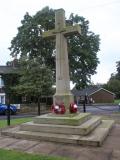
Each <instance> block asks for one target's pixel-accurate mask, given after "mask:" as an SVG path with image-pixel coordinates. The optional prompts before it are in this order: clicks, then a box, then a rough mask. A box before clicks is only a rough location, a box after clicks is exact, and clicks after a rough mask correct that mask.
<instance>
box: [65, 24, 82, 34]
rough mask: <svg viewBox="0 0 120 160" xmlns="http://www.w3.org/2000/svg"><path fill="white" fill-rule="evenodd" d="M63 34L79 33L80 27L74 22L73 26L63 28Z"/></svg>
mask: <svg viewBox="0 0 120 160" xmlns="http://www.w3.org/2000/svg"><path fill="white" fill-rule="evenodd" d="M63 34H64V35H65V36H68V35H74V34H79V35H80V34H81V27H80V26H79V24H76V25H74V26H68V27H66V28H65V31H63Z"/></svg>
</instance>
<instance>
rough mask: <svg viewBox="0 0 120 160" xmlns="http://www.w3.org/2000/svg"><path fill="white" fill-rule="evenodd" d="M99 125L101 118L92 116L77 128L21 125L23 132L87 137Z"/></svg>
mask: <svg viewBox="0 0 120 160" xmlns="http://www.w3.org/2000/svg"><path fill="white" fill-rule="evenodd" d="M100 123H101V118H100V117H97V116H93V117H92V118H91V119H89V120H88V121H86V122H84V123H83V124H82V125H79V126H71V125H55V124H37V123H36V124H35V123H33V122H27V123H24V124H22V125H21V130H23V131H34V132H45V133H46V132H48V133H58V134H75V135H87V134H88V133H90V132H91V131H92V130H93V129H94V128H95V127H97V126H98V124H100Z"/></svg>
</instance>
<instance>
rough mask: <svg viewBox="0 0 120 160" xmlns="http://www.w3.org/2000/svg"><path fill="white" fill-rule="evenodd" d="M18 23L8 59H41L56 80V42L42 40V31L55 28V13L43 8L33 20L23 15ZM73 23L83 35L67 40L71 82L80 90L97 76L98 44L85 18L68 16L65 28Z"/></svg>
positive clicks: (70, 37) (27, 14) (96, 37)
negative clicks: (18, 57) (10, 57)
mask: <svg viewBox="0 0 120 160" xmlns="http://www.w3.org/2000/svg"><path fill="white" fill-rule="evenodd" d="M21 23H22V25H21V26H20V27H19V28H18V33H17V35H16V36H15V37H14V38H13V40H12V41H11V46H10V48H9V49H10V51H11V55H12V56H14V55H20V57H23V56H24V57H26V59H27V60H28V59H29V60H31V59H33V58H37V59H40V60H42V63H43V64H44V65H45V66H46V67H47V68H50V69H52V74H53V76H55V54H54V50H55V41H54V40H49V39H48V40H44V39H43V38H42V32H43V31H47V30H50V29H53V28H54V27H55V10H53V9H49V7H45V8H43V9H42V10H41V11H39V12H37V13H36V14H35V15H34V16H30V15H29V13H26V14H25V16H24V19H23V20H22V21H21ZM76 23H77V24H79V25H80V26H81V31H82V34H81V36H69V37H68V52H69V65H70V77H71V81H73V83H76V86H77V87H79V88H80V87H84V86H85V85H86V84H87V83H89V82H90V78H91V75H93V74H95V73H96V71H95V70H96V67H97V65H98V63H99V61H98V58H97V52H98V51H99V41H100V40H99V36H98V35H95V34H94V33H93V32H91V31H89V22H88V21H87V20H85V18H83V17H81V16H78V15H73V14H71V15H70V17H69V19H68V20H66V24H67V25H71V24H73V25H74V24H76Z"/></svg>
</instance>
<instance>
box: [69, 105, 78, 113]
mask: <svg viewBox="0 0 120 160" xmlns="http://www.w3.org/2000/svg"><path fill="white" fill-rule="evenodd" d="M77 110H78V106H77V105H76V104H75V103H71V104H70V107H69V111H70V113H77Z"/></svg>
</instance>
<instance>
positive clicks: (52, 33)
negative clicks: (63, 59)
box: [42, 29, 56, 38]
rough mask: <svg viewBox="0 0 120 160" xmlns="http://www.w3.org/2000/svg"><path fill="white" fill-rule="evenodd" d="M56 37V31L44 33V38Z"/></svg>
mask: <svg viewBox="0 0 120 160" xmlns="http://www.w3.org/2000/svg"><path fill="white" fill-rule="evenodd" d="M55 36H56V30H55V29H53V30H49V31H45V32H43V33H42V37H43V38H55Z"/></svg>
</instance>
